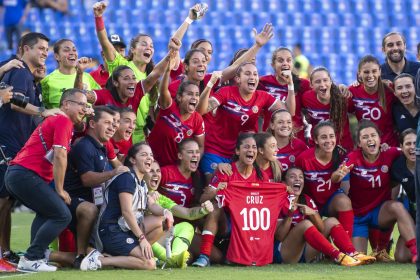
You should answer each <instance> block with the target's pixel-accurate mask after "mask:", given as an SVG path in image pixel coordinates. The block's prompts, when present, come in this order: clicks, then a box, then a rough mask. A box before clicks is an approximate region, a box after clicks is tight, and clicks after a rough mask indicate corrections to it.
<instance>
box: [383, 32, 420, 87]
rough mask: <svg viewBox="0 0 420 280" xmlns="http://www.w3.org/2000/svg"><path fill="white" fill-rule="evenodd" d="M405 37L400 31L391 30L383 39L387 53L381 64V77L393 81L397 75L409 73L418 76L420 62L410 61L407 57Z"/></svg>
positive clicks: (384, 50)
mask: <svg viewBox="0 0 420 280" xmlns="http://www.w3.org/2000/svg"><path fill="white" fill-rule="evenodd" d="M406 48H407V46H406V43H405V37H404V35H402V34H401V33H399V32H390V33H388V34H386V35H385V36H384V38H383V39H382V51H383V52H384V54H385V55H386V58H385V62H384V63H383V64H382V65H381V78H382V79H383V80H389V81H393V80H394V79H395V77H397V75H399V74H401V73H407V74H410V75H411V76H416V73H417V70H418V69H419V68H420V62H416V61H410V60H408V59H407V58H406V57H405V51H406Z"/></svg>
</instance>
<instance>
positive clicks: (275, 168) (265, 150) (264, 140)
mask: <svg viewBox="0 0 420 280" xmlns="http://www.w3.org/2000/svg"><path fill="white" fill-rule="evenodd" d="M254 138H255V143H256V144H257V150H258V152H257V158H256V160H255V162H256V163H257V165H258V166H259V168H260V169H261V171H262V173H263V174H264V176H265V180H266V181H267V182H276V183H280V182H282V168H281V166H280V163H279V162H278V161H277V141H276V138H275V137H274V136H273V135H271V134H270V133H267V132H261V133H257V134H255V135H254Z"/></svg>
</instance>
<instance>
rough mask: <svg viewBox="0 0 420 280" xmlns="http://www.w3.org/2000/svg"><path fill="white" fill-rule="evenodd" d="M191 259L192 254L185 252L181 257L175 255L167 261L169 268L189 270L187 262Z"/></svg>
mask: <svg viewBox="0 0 420 280" xmlns="http://www.w3.org/2000/svg"><path fill="white" fill-rule="evenodd" d="M189 258H190V253H189V252H188V251H184V252H182V253H181V254H179V255H173V256H172V257H171V258H170V259H167V260H166V265H167V267H172V268H175V267H178V268H182V269H184V268H187V262H188V260H189Z"/></svg>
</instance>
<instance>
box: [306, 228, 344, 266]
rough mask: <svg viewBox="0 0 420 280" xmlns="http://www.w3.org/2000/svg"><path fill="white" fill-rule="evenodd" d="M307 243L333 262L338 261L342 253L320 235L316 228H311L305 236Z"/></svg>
mask: <svg viewBox="0 0 420 280" xmlns="http://www.w3.org/2000/svg"><path fill="white" fill-rule="evenodd" d="M303 235H304V237H305V240H306V242H308V244H309V245H311V246H312V247H314V248H315V250H317V251H320V252H322V253H324V254H325V255H326V256H328V257H330V258H331V259H333V260H336V259H338V256H339V255H340V251H338V250H337V249H336V248H334V247H333V246H332V245H331V243H330V242H328V240H327V239H326V238H325V237H324V236H323V235H322V233H320V232H319V231H318V230H317V229H316V227H314V226H311V227H310V228H308V229H307V230H306V231H305V233H304V234H303Z"/></svg>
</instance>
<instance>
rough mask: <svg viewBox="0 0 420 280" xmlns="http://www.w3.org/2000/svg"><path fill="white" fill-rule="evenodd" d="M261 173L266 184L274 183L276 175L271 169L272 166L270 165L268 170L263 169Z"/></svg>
mask: <svg viewBox="0 0 420 280" xmlns="http://www.w3.org/2000/svg"><path fill="white" fill-rule="evenodd" d="M261 172H262V174H263V177H264V179H263V181H264V182H274V174H273V169H272V168H271V165H269V166H268V167H267V169H262V168H261Z"/></svg>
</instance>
